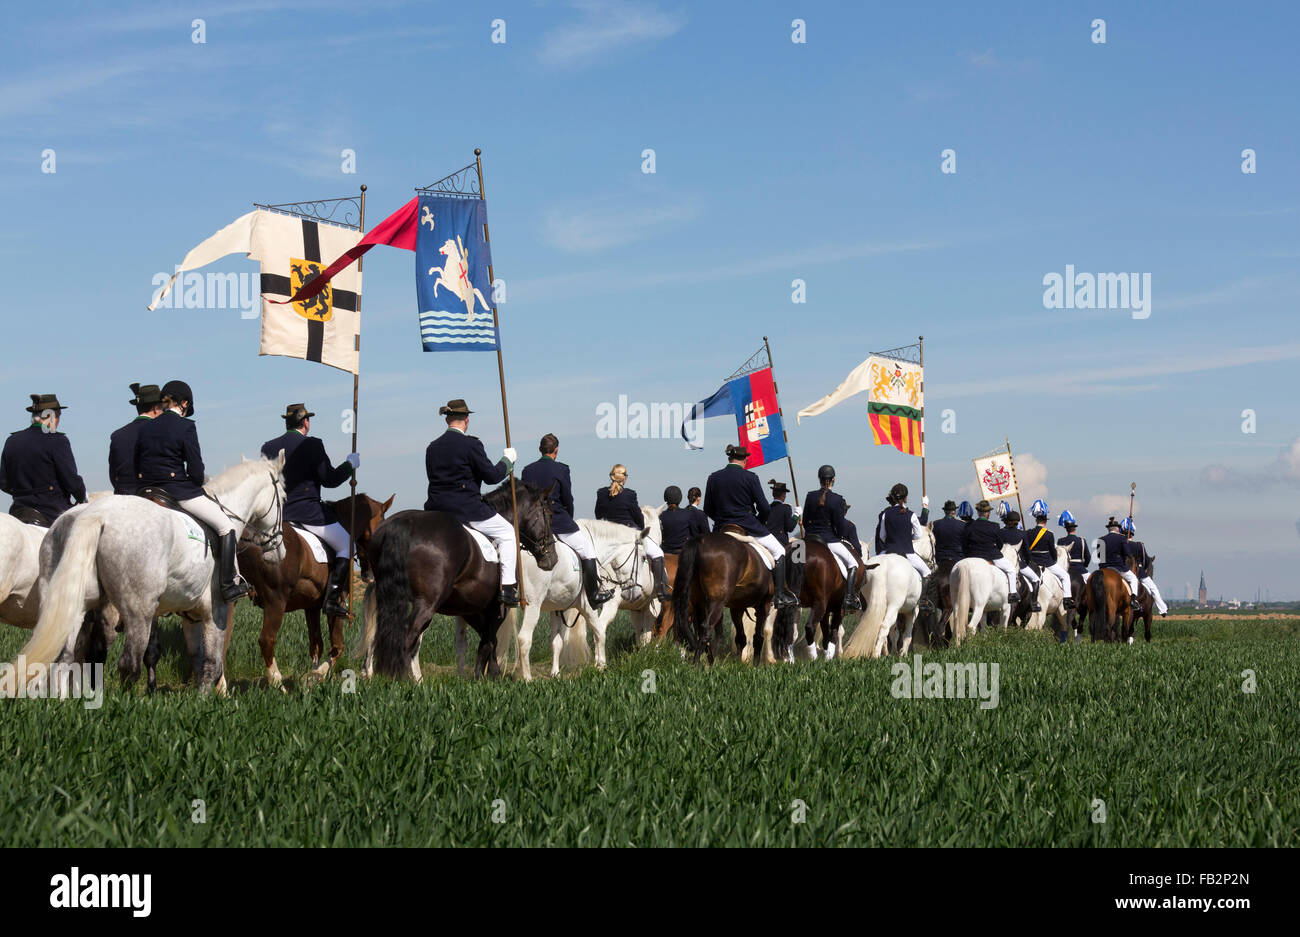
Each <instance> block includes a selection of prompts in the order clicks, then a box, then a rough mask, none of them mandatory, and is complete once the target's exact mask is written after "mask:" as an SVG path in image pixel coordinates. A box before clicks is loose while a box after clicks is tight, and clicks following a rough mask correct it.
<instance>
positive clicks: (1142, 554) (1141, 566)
mask: <svg viewBox="0 0 1300 937" xmlns="http://www.w3.org/2000/svg"><path fill="white" fill-rule="evenodd" d="M1125 547H1126V549H1127V550H1128V555H1129V556H1131V557H1133V559H1135V560H1137V577H1138V578H1139V579H1145V578H1146V577H1147V576H1148V575H1149V573H1148V571H1147V548H1146V546H1145V545H1144V544H1143V543H1142V541H1141V540H1130V541H1129V542H1128V543H1127V544H1125Z"/></svg>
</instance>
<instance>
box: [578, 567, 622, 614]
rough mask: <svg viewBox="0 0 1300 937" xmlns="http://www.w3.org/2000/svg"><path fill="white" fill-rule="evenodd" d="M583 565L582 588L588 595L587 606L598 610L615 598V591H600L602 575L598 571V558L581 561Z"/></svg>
mask: <svg viewBox="0 0 1300 937" xmlns="http://www.w3.org/2000/svg"><path fill="white" fill-rule="evenodd" d="M579 562H580V564H581V565H582V587H583V589H584V590H585V591H586V593H587V604H588V605H590V606H591V607H592V608H595V609H598V608H600V607H601V606H602V605H604V604H605V603H606V602H608V601H609V600H610V599H611V598H613V597H614V590H613V589H606V590H605V591H604V592H601V591H599V590H600V575H599V574H598V573H597V571H596V558H595V557H591V558H590V559H585V560H579Z"/></svg>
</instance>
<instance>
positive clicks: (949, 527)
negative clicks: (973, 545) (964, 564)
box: [930, 516, 966, 563]
mask: <svg viewBox="0 0 1300 937" xmlns="http://www.w3.org/2000/svg"><path fill="white" fill-rule="evenodd" d="M930 530H931V531H933V532H934V558H935V559H936V560H937V561H939V562H940V563H956V562H957V561H958V560H960V559H961V558H962V555H963V554H962V546H961V541H962V536H963V535H964V534H965V533H966V522H965V521H962V520H959V519H957V518H956V517H947V516H945V517H941V518H939V519H938V520H937V521H935V522H934V525H933V526H932V527H931V528H930Z"/></svg>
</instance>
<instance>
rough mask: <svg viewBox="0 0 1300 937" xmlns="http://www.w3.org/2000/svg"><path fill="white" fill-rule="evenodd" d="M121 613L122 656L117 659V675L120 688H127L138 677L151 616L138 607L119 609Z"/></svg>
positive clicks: (133, 683)
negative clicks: (119, 680)
mask: <svg viewBox="0 0 1300 937" xmlns="http://www.w3.org/2000/svg"><path fill="white" fill-rule="evenodd" d="M121 613H122V656H121V657H119V658H118V661H117V675H118V677H119V678H120V679H121V681H122V689H124V690H129V689H130V688H131V687H132V686H134V685H135V681H136V680H138V679H139V678H140V662H141V659H142V658H143V657H144V652H145V648H146V647H148V645H149V631H150V622H151V621H152V619H151V617H150V616H149V614H148V613H147V612H144V613H142V612H140V611H139V610H138V609H126V608H123V609H122V610H121Z"/></svg>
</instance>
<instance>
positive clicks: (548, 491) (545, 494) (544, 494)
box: [542, 482, 559, 498]
mask: <svg viewBox="0 0 1300 937" xmlns="http://www.w3.org/2000/svg"><path fill="white" fill-rule="evenodd" d="M557 484H559V483H558V482H551V483H550V484H549V485H547V486H546V490H545V491H543V492H542V497H543V498H549V497H550V496H551V492H552V491H554V490H555V486H556V485H557Z"/></svg>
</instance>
